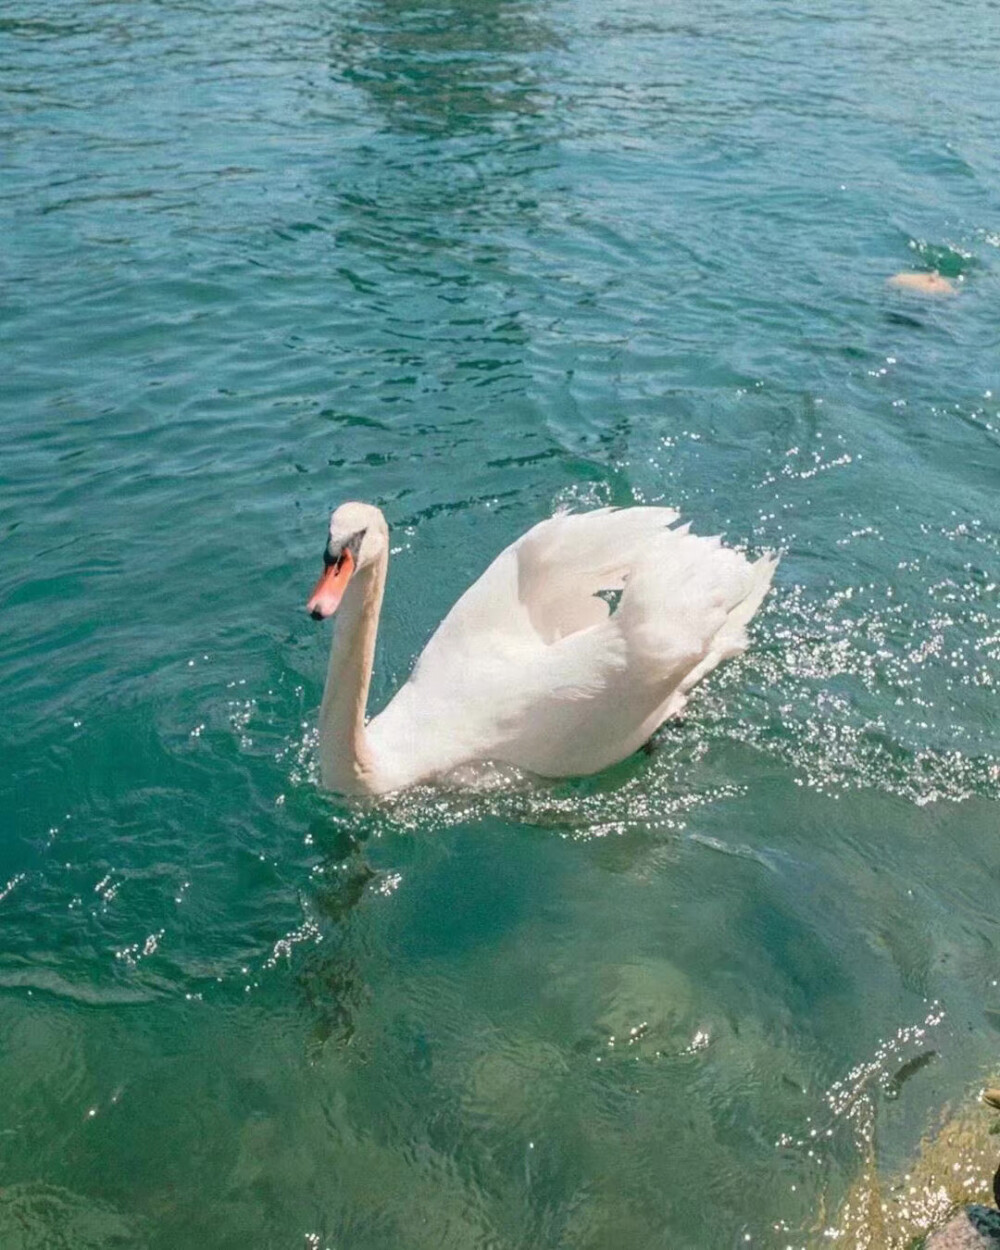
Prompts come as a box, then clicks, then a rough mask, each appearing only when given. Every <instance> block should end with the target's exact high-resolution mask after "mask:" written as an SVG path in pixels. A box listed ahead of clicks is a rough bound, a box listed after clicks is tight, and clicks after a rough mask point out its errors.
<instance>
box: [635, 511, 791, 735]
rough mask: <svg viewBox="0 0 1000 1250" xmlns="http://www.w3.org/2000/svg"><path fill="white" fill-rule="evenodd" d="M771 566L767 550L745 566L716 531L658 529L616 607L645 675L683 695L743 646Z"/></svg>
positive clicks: (765, 591)
mask: <svg viewBox="0 0 1000 1250" xmlns="http://www.w3.org/2000/svg"><path fill="white" fill-rule="evenodd" d="M776 564H777V561H776V560H775V559H774V558H773V557H771V556H765V557H763V558H762V559H760V560H758V561H756V562H755V563H753V564H751V563H750V561H749V560H747V559H746V557H745V556H744V555H742V554H741V553H740V552H738V551H733V550H732V549H731V548H728V547H723V546H722V544H721V540H720V539H719V538H717V537H716V538H700V537H696V536H695V535H693V534H689V533H687V532H686V531H680V530H673V531H668V532H667V533H666V534H663V535H662V536H661V537H660V539H659V540H658V541H657V542H656V543H654V544H651V546H650V548H649V549H648V551H647V552H646V553H645V555H644V558H643V560H642V561H641V562H639V563H638V564H637V566H636V567H635V568H634V569H633V570H632V571H631V573H630V575H629V577H628V579H627V581H626V586H625V592H624V594H623V595H622V602H621V605H620V608H619V613H620V614H621V615H622V617H623V619H622V622H621V623H622V627H623V628H624V629H625V630H626V632H627V634H628V636H629V640H630V643H631V646H632V650H633V654H635V655H636V656H637V657H638V658H640V659H641V661H642V663H643V665H644V667H645V668H646V670H647V672H649V673H650V674H651V676H652V675H655V677H656V679H658V680H660V681H663V682H666V683H668V684H669V685H670V687H671V688H672V689H673V690H676V691H679V692H680V693H681V694H685V693H686V692H687V691H689V690H690V689H691V688H692V687H693V686H694V685H695V684H696V683H697V682H698V681H700V680H701V678H702V677H704V676H705V675H706V674H707V673H709V672H710V671H711V670H712V669H713V668H715V666H716V665H717V664H719V663H721V662H722V661H723V660H725V659H727V658H729V657H730V656H733V655H738V654H739V653H740V652H741V651H742V650H743V649H744V648H745V647H746V645H747V636H746V625H747V623H748V622H749V620H750V618H751V617H752V616H753V614H754V613H755V612H756V611H757V609H758V608H759V607H760V604H761V602H762V601H763V599H764V596H765V595H766V594H767V591H768V588H769V586H770V584H771V579H772V577H773V575H774V569H775V566H776ZM670 714H671V715H673V714H675V712H674V710H673V709H671V712H670Z"/></svg>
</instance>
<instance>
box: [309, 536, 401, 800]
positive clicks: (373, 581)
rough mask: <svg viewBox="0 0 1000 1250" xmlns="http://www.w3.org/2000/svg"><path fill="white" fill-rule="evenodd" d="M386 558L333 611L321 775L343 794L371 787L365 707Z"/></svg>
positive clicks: (363, 572)
mask: <svg viewBox="0 0 1000 1250" xmlns="http://www.w3.org/2000/svg"><path fill="white" fill-rule="evenodd" d="M387 564H388V555H387V554H386V553H383V554H382V555H381V556H380V557H379V558H378V560H377V561H375V562H374V563H373V564H370V565H368V566H366V567H365V568H363V569H360V570H359V571H358V572H357V573H356V574H355V575H354V577H353V578H352V580H351V582H350V584H349V586H348V587H347V591H346V593H345V594H344V598H343V601H342V602H341V605H340V608H339V610H338V612H337V618H336V627H335V631H334V636H333V641H332V643H331V645H330V663H329V666H328V667H327V672H326V685H325V687H324V689H323V702H322V705H321V707H320V716H319V719H320V730H319V739H320V774H321V778H322V781H323V785H324V786H326V787H328V788H329V789H332V790H340V791H342V792H343V793H346V794H356V793H367V792H368V791H370V790H371V788H372V775H373V772H374V761H373V759H372V757H371V751H370V749H369V746H368V741H367V734H366V731H365V708H366V706H367V703H368V688H369V686H370V685H371V677H372V666H373V663H374V660H375V637H376V634H377V633H378V618H379V612H380V610H381V607H382V595H383V592H384V590H385V575H386V566H387Z"/></svg>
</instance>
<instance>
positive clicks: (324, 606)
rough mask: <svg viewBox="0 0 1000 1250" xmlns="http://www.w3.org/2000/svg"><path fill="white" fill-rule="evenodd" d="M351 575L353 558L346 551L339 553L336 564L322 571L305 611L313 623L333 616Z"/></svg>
mask: <svg viewBox="0 0 1000 1250" xmlns="http://www.w3.org/2000/svg"><path fill="white" fill-rule="evenodd" d="M353 573H354V557H353V556H352V555H351V553H350V552H349V551H346V550H345V551H343V552H341V555H340V559H339V560H338V561H337V562H336V564H331V565H328V566H327V568H325V569H324V570H323V575H322V577H321V578H320V579H319V581H318V582H317V583H316V585H315V586H314V587H313V592H312V594H311V595H310V596H309V602H308V603H307V604H306V611H307V612H308V613H309V615H310V616H311V617H312V618H313V620H314V621H322V620H325V619H326V618H327V617H328V616H333V614H334V612H336V610H337V608H339V607H340V601H341V599H343V597H344V591H345V590H346V589H347V583H348V582H349V581H350V580H351V577H352V575H353Z"/></svg>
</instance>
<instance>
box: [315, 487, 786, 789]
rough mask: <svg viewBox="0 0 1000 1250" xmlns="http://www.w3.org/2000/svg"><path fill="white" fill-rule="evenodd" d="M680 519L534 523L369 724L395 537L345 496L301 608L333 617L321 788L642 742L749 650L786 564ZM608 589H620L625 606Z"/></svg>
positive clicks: (525, 764) (597, 756) (541, 764)
mask: <svg viewBox="0 0 1000 1250" xmlns="http://www.w3.org/2000/svg"><path fill="white" fill-rule="evenodd" d="M677 519H678V514H677V513H676V512H675V511H674V510H673V509H672V508H646V507H641V508H623V509H621V510H617V509H611V508H601V509H599V510H597V511H594V512H584V513H578V514H568V513H564V514H559V515H557V516H554V517H552V518H551V519H550V520H548V521H542V522H540V523H539V524H538V525H536V526H534V528H532V529H530V530H528V532H527V533H526V534H523V535H522V536H521V537H520V538H519V539H518V540H517V541H516V542H514V543H512V544H511V545H510V546H509V547H508V548H507V549H506V550H505V551H502V552H501V553H500V555H498V556H497V558H496V559H495V560H494V561H493V563H492V564H491V565H490V566H489V568H488V569H487V570H486V572H485V573H484V574H483V575H482V577H480V578H479V580H478V581H477V582H475V583H473V585H472V586H470V587H469V589H468V590H467V591H466V592H465V594H464V595H462V597H461V598H460V599H459V600H458V602H457V603H456V604H455V606H454V607H453V608H452V610H451V611H450V612H449V613H448V615H447V616H446V617H445V619H444V620H443V621H442V622H441V624H440V625H439V626H438V628H437V631H436V632H435V633H434V635H433V637H432V638H431V640H430V642H428V644H427V646H426V647H425V649H424V652H423V654H422V655H421V656H420V658H419V660H418V661H417V664H416V666H415V668H414V670H413V673H412V674H411V676H410V679H409V681H407V682H406V684H405V685H404V686H403V687H402V689H401V690H400V691H399V692H398V694H396V696H395V697H394V698H393V699H392V701H391V702H390V703H389V704H388V706H387V707H386V708H385V710H384V711H383V712H381V713H380V714H379V715H378V716H376V717H375V718H374V719H373V720H372V721H370V722H369V723H368V724H366V723H365V704H366V701H367V698H368V686H369V682H370V680H371V672H372V660H373V657H374V654H375V634H376V631H377V629H378V618H379V610H380V608H381V606H382V592H383V589H384V587H385V574H386V566H387V564H388V559H389V530H388V526H387V525H386V522H385V518H384V517H383V515H382V513H381V512H380V511H379V510H378V508H374V507H371V506H370V505H368V504H361V503H345V504H343V505H342V506H341V507H339V508H338V509H337V510H336V511H335V512H334V513H333V515H332V517H331V518H330V536H329V539H328V541H327V545H326V551H325V553H324V565H325V568H324V572H323V575H322V576H321V577H320V579H319V581H318V582H317V584H316V587H315V589H314V590H313V593H312V595H311V597H310V599H309V602H308V604H307V610H308V611H309V612H310V614H311V615H312V616H313V617H314V618H315V619H317V620H322V619H323V618H324V617H327V616H330V615H331V614H332V613H333V612H335V611H337V610H338V607H339V610H340V617H339V622H338V628H337V631H336V634H335V636H334V640H333V644H332V646H331V648H330V664H329V669H328V671H327V677H326V686H325V689H324V691H323V703H322V706H321V708H320V775H321V780H322V782H323V785H324V786H327V787H328V788H329V789H332V790H339V791H341V792H343V793H348V794H382V793H385V792H387V791H390V790H398V789H401V788H402V787H404V786H409V785H413V784H415V783H416V782H420V781H427V780H431V779H434V778H439V777H445V776H447V775H448V774H449V773H451V772H453V771H454V770H455V769H457V768H458V767H459V766H461V765H465V764H469V763H472V762H475V761H493V762H495V763H503V764H512V765H514V766H516V767H517V768H521V769H525V770H527V771H528V772H532V773H535V774H538V775H540V776H543V777H572V776H582V775H584V774H586V773H593V772H597V771H599V770H600V769H602V768H606V767H608V766H609V765H611V764H615V763H617V762H618V761H619V760H622V759H624V758H625V757H626V756H627V755H630V754H631V753H632V752H633V751H635V750H637V749H638V748H639V747H640V746H642V745H643V743H644V742H645V741H646V740H647V739H648V738H649V737H650V735H651V734H652V733H653V732H654V730H656V729H657V728H658V726H659V725H660V724H662V722H663V721H664V720H666V718H667V717H669V716H675V715H676V714H677V713H679V712H680V711H681V709H682V708H683V707H684V704H685V703H686V701H687V693H688V691H689V690H690V689H691V687H692V686H693V685H694V684H695V682H697V681H699V680H700V679H701V678H702V677H704V676H705V674H706V673H708V672H709V671H711V669H713V668H714V667H715V666H716V664H718V663H719V662H720V661H721V660H724V659H726V658H727V657H728V656H732V655H736V654H738V653H739V652H740V651H742V650H743V648H744V647H745V646H746V644H747V637H746V633H745V631H744V626H745V625H746V623H747V622H748V621H749V620H750V618H751V617H752V616H753V614H754V612H756V610H757V608H758V607H759V606H760V603H761V601H762V599H763V598H764V596H765V594H766V593H767V589H768V587H769V586H770V584H771V578H772V576H773V574H774V569H775V566H776V564H777V559H775V558H773V557H771V556H765V557H764V558H763V559H760V560H758V561H757V562H756V563H754V564H751V563H750V562H749V561H748V560H746V559H745V558H744V556H742V555H741V554H740V553H739V552H737V551H733V550H731V549H729V548H727V547H723V546H722V545H721V543H720V541H719V539H718V538H698V537H696V536H695V535H693V534H690V533H688V527H687V526H686V525H685V526H680V527H676V528H669V527H670V526H672V525H673V524H674V523H675V522H676V521H677ZM608 590H612V591H614V590H618V591H621V592H622V593H621V597H620V600H619V602H618V606H617V608H616V610H614V611H612V610H611V608H610V607H609V604H608V603H607V602H606V600H605V599H604V598H602V597H601V596H600V594H599V592H601V591H608Z"/></svg>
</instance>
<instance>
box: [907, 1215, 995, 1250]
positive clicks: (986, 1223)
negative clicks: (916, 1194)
mask: <svg viewBox="0 0 1000 1250" xmlns="http://www.w3.org/2000/svg"><path fill="white" fill-rule="evenodd" d="M997 1247H1000V1211H995V1210H994V1209H993V1208H992V1207H980V1206H973V1207H966V1208H965V1210H964V1211H959V1213H958V1214H957V1215H953V1216H952V1218H951V1219H950V1220H949V1221H948V1223H947V1224H945V1226H944V1227H943V1228H939V1229H938V1230H937V1232H936V1233H931V1235H930V1236H929V1237H928V1238H927V1240H926V1241H925V1242H924V1250H997Z"/></svg>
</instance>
